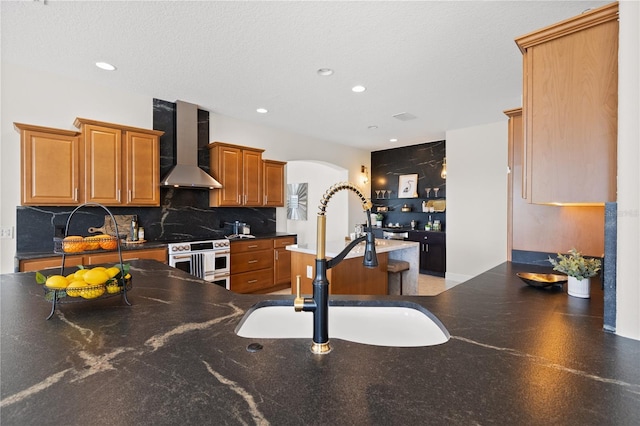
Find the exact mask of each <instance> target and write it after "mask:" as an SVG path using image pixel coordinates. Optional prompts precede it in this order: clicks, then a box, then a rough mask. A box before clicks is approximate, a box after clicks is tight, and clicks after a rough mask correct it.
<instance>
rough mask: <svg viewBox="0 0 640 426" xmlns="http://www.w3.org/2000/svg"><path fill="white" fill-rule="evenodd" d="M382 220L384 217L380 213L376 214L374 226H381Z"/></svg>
mask: <svg viewBox="0 0 640 426" xmlns="http://www.w3.org/2000/svg"><path fill="white" fill-rule="evenodd" d="M383 219H384V216H382V213H378V214H377V215H376V226H380V227H381V226H382V220H383Z"/></svg>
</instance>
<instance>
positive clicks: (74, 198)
mask: <svg viewBox="0 0 640 426" xmlns="http://www.w3.org/2000/svg"><path fill="white" fill-rule="evenodd" d="M73 201H78V188H75V189H74V190H73Z"/></svg>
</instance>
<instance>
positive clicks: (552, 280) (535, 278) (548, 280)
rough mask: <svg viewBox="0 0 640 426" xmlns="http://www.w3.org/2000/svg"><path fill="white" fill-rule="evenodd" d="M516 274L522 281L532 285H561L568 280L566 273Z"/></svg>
mask: <svg viewBox="0 0 640 426" xmlns="http://www.w3.org/2000/svg"><path fill="white" fill-rule="evenodd" d="M516 275H517V276H518V278H520V279H521V280H522V281H524V282H525V283H527V284H529V285H531V286H534V287H548V286H551V285H562V284H564V283H566V282H567V280H568V277H567V276H566V275H556V274H534V273H532V272H518V273H517V274H516Z"/></svg>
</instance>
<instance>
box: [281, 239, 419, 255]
mask: <svg viewBox="0 0 640 426" xmlns="http://www.w3.org/2000/svg"><path fill="white" fill-rule="evenodd" d="M349 242H350V241H327V242H326V244H325V254H326V256H327V257H329V258H332V257H336V256H337V255H338V254H340V252H341V251H342V250H343V249H344V248H345V247H346V246H347V244H349ZM418 244H419V243H416V242H413V241H403V240H384V239H380V238H376V253H386V252H390V251H396V250H405V249H409V248H413V247H415V248H417V247H418ZM316 249H317V247H316V244H315V243H314V244H307V243H298V244H293V245H290V246H287V250H289V251H294V252H297V253H305V254H313V255H315V254H316ZM364 249H365V243H364V242H361V243H360V244H358V245H357V246H355V247H354V248H353V249H352V250H351V251H350V252H349V253H348V254H347V255H346V256H345V259H350V258H352V257H362V256H363V255H364Z"/></svg>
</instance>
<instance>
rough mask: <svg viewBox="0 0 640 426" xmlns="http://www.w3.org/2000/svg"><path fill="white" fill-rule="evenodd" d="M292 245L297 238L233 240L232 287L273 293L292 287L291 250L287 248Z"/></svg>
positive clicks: (244, 291)
mask: <svg viewBox="0 0 640 426" xmlns="http://www.w3.org/2000/svg"><path fill="white" fill-rule="evenodd" d="M290 244H295V237H293V236H292V237H276V238H264V239H250V240H240V241H238V240H236V241H232V242H231V282H230V290H231V291H234V292H236V293H269V292H272V291H276V290H281V289H284V288H289V286H290V279H291V278H290V277H291V253H290V252H289V251H287V250H286V249H285V247H286V246H288V245H290Z"/></svg>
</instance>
